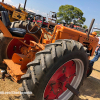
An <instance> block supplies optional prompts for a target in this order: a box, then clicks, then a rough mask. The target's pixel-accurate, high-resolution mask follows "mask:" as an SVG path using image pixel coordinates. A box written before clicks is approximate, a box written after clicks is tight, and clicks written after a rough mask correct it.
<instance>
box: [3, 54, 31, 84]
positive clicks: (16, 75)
mask: <svg viewBox="0 0 100 100" xmlns="http://www.w3.org/2000/svg"><path fill="white" fill-rule="evenodd" d="M28 62H30V58H28V57H27V56H25V55H22V54H17V53H14V54H13V56H12V59H11V60H10V59H4V63H5V64H6V65H7V73H8V74H9V75H11V76H12V77H11V78H12V79H13V80H14V81H15V82H17V81H18V80H20V79H21V76H22V75H24V74H25V73H26V71H27V66H26V65H27V63H28Z"/></svg>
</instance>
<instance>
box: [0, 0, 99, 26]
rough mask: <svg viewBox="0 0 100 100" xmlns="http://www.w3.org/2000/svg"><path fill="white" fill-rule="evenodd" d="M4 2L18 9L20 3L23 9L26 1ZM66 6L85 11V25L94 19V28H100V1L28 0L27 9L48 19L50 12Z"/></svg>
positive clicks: (5, 0)
mask: <svg viewBox="0 0 100 100" xmlns="http://www.w3.org/2000/svg"><path fill="white" fill-rule="evenodd" d="M0 1H2V0H0ZM4 2H5V3H8V4H11V5H14V6H16V7H18V5H19V3H20V4H21V5H22V7H23V6H24V2H25V0H4ZM66 4H68V5H73V6H75V7H77V8H79V9H81V10H82V11H83V13H84V14H83V17H85V18H86V21H85V23H84V24H83V25H87V26H88V27H89V25H90V23H91V21H92V19H93V18H94V19H95V22H94V25H93V27H97V28H100V0H27V4H26V9H28V10H33V11H34V12H35V13H37V14H41V15H43V16H45V17H47V14H49V12H50V11H54V12H58V9H59V7H60V6H61V5H66Z"/></svg>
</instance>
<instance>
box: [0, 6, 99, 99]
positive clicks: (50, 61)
mask: <svg viewBox="0 0 100 100" xmlns="http://www.w3.org/2000/svg"><path fill="white" fill-rule="evenodd" d="M1 8H2V9H1V17H2V19H1V20H0V30H1V33H0V35H1V34H2V36H3V37H6V38H7V39H8V40H7V39H6V41H4V40H3V38H1V39H2V40H3V41H1V44H0V55H4V56H2V57H3V58H2V59H3V63H4V64H5V65H6V66H7V69H6V70H7V74H8V75H10V76H11V78H12V80H13V81H15V82H18V81H19V80H20V79H23V83H22V87H21V88H20V89H19V90H20V91H21V92H29V91H31V92H32V94H21V100H54V99H55V100H72V99H73V97H74V95H77V96H78V95H79V92H78V90H79V88H80V86H81V85H82V83H83V80H84V79H85V77H86V75H87V71H88V70H89V68H88V66H89V57H90V56H92V55H93V54H94V51H95V48H96V46H97V44H98V41H99V39H98V38H97V37H95V35H94V34H91V35H90V31H91V28H92V25H93V23H94V19H93V20H92V22H91V24H90V27H89V30H88V33H87V34H86V33H84V32H80V31H78V30H75V29H71V28H68V27H64V26H61V25H56V26H55V28H54V31H53V33H52V35H51V34H50V33H48V32H47V31H46V30H45V28H43V27H42V24H43V20H42V24H41V25H40V26H39V25H38V24H37V23H35V24H34V25H33V27H32V29H34V27H38V28H37V30H34V31H31V30H32V29H29V25H30V22H29V23H28V25H27V31H28V32H29V33H30V34H31V35H33V34H36V32H38V30H40V29H41V36H40V38H39V40H38V42H37V41H32V40H31V41H29V44H28V43H27V41H25V40H23V39H24V38H25V36H26V35H27V34H26V30H25V29H22V28H9V25H10V21H9V18H8V13H7V11H5V10H4V8H3V7H1ZM35 16H36V15H34V20H35ZM30 21H31V20H30ZM26 37H27V36H26ZM50 37H51V38H50ZM11 39H15V42H16V45H15V44H14V45H13V43H14V42H11ZM19 41H20V42H21V43H22V45H21V46H19V45H18V43H19ZM11 43H12V44H11ZM9 44H11V45H10V46H11V47H10V46H9ZM8 48H10V50H9V51H8ZM7 51H8V52H7ZM7 53H8V55H6V54H7ZM9 56H10V57H9ZM8 58H9V59H8ZM2 59H0V60H1V61H2Z"/></svg>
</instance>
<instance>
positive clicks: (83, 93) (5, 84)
mask: <svg viewBox="0 0 100 100" xmlns="http://www.w3.org/2000/svg"><path fill="white" fill-rule="evenodd" d="M92 58H93V57H92ZM92 58H91V59H92ZM93 68H94V69H93V72H92V74H91V75H90V76H89V77H88V78H87V79H86V80H85V81H84V84H83V86H82V87H81V88H80V96H79V97H78V98H77V97H75V98H74V100H100V59H99V60H98V61H97V62H95V64H94V67H93ZM19 87H21V83H19V84H18V83H15V82H13V81H11V80H10V79H7V78H6V79H5V81H2V80H0V100H19V97H20V94H19V91H18V88H19ZM3 91H4V92H5V94H2V92H3ZM13 91H15V92H16V94H15V93H14V92H13ZM7 92H8V93H7ZM9 93H11V94H9Z"/></svg>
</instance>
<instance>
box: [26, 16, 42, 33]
mask: <svg viewBox="0 0 100 100" xmlns="http://www.w3.org/2000/svg"><path fill="white" fill-rule="evenodd" d="M35 16H36V15H35ZM35 16H34V17H35ZM31 19H32V18H31ZM31 19H30V20H29V23H28V25H27V31H28V32H29V33H31V34H35V33H36V32H38V31H39V30H40V29H41V27H42V26H43V17H42V24H41V25H40V28H39V29H38V30H36V31H35V32H30V31H29V29H28V27H29V24H30V22H31ZM33 27H34V26H33Z"/></svg>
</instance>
